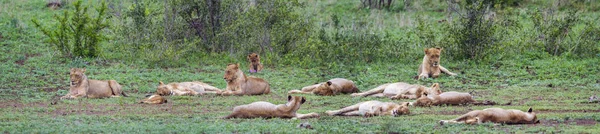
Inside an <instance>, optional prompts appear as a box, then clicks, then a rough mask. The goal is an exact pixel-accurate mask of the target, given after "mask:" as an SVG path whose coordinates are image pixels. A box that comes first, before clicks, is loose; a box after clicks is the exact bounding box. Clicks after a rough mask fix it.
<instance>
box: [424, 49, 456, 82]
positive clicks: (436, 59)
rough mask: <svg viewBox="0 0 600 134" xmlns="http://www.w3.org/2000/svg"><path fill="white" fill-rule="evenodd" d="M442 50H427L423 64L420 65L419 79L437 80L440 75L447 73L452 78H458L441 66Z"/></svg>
mask: <svg viewBox="0 0 600 134" xmlns="http://www.w3.org/2000/svg"><path fill="white" fill-rule="evenodd" d="M441 52H442V48H425V56H424V57H423V62H422V63H421V65H419V79H425V78H430V77H431V78H437V77H438V76H440V73H441V72H443V73H446V74H448V75H451V76H456V74H455V73H452V72H450V71H448V69H446V68H445V67H443V66H442V65H440V54H441Z"/></svg>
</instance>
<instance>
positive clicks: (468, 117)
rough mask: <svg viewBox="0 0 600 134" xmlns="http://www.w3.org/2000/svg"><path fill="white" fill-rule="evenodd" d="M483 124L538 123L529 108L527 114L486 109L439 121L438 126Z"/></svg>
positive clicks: (516, 111)
mask: <svg viewBox="0 0 600 134" xmlns="http://www.w3.org/2000/svg"><path fill="white" fill-rule="evenodd" d="M485 122H493V123H503V124H535V123H539V122H540V121H539V120H537V117H536V115H535V113H534V112H533V110H532V109H531V108H529V110H527V112H523V111H521V110H516V109H502V108H487V109H484V110H475V111H471V112H469V113H467V114H464V115H462V116H460V117H458V118H456V119H453V120H441V121H440V125H444V124H448V123H465V124H481V123H485Z"/></svg>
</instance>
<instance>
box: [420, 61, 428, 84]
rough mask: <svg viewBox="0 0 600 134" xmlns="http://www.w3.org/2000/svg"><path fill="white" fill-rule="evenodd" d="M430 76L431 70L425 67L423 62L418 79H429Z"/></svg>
mask: <svg viewBox="0 0 600 134" xmlns="http://www.w3.org/2000/svg"><path fill="white" fill-rule="evenodd" d="M428 77H429V70H427V69H425V68H424V67H423V64H421V65H420V66H419V78H418V80H421V79H427V78H428Z"/></svg>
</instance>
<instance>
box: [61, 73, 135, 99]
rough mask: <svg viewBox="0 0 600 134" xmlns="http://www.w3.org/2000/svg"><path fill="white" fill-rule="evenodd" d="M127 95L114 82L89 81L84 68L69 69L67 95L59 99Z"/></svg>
mask: <svg viewBox="0 0 600 134" xmlns="http://www.w3.org/2000/svg"><path fill="white" fill-rule="evenodd" d="M120 95H123V96H125V97H127V95H126V94H125V93H124V92H123V91H122V90H121V85H119V83H117V81H115V80H90V79H88V78H87V76H86V75H85V68H71V83H70V87H69V93H67V94H66V95H65V96H62V97H60V98H61V99H76V98H80V97H87V98H106V97H120Z"/></svg>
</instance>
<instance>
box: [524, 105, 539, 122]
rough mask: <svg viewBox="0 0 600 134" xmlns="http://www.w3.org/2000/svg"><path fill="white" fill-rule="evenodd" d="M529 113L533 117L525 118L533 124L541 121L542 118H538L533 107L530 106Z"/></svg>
mask: <svg viewBox="0 0 600 134" xmlns="http://www.w3.org/2000/svg"><path fill="white" fill-rule="evenodd" d="M527 114H528V115H529V116H530V117H533V118H529V119H527V118H526V119H525V120H526V121H527V122H530V123H532V124H535V123H540V120H537V116H536V114H535V112H533V108H531V107H529V110H527Z"/></svg>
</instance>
